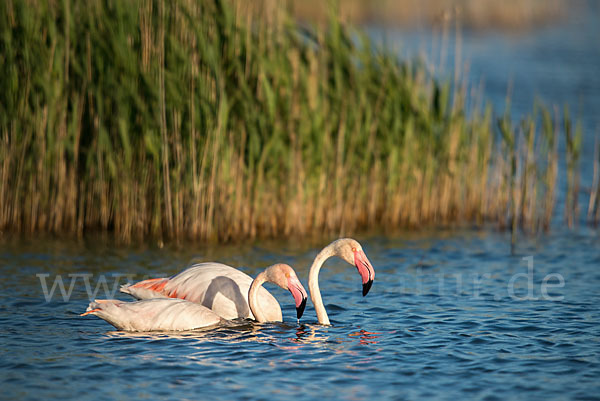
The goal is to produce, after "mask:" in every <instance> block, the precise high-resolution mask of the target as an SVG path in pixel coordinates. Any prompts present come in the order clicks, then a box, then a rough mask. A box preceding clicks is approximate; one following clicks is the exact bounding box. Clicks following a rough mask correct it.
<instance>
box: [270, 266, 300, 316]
mask: <svg viewBox="0 0 600 401" xmlns="http://www.w3.org/2000/svg"><path fill="white" fill-rule="evenodd" d="M266 273H267V280H268V281H270V282H272V283H274V284H277V285H278V286H279V287H281V288H283V289H284V290H288V291H289V292H291V293H292V296H293V297H294V301H295V303H296V315H297V316H298V319H300V318H301V317H302V314H303V313H304V308H305V307H306V300H307V298H308V295H307V293H306V290H305V289H304V287H303V286H302V283H301V282H300V280H299V279H298V276H297V275H296V272H295V271H294V269H293V268H292V267H291V266H290V265H286V264H285V263H278V264H276V265H273V266H271V267H269V268H268V269H267V270H266Z"/></svg>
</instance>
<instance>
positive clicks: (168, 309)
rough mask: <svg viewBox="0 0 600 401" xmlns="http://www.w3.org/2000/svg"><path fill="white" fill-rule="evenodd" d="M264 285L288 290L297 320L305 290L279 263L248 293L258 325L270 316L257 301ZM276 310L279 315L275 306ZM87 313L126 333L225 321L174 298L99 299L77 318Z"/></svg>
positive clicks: (194, 304)
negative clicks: (266, 283) (127, 300)
mask: <svg viewBox="0 0 600 401" xmlns="http://www.w3.org/2000/svg"><path fill="white" fill-rule="evenodd" d="M264 282H270V283H273V284H276V285H278V286H279V287H281V288H283V289H285V290H288V291H290V292H291V293H292V296H293V297H294V301H295V304H296V313H297V315H296V316H297V317H298V319H300V317H302V314H303V312H304V307H305V306H306V299H307V294H306V290H305V289H304V287H303V286H302V284H301V283H300V280H298V277H297V276H296V272H294V269H292V267H291V266H289V265H286V264H283V263H278V264H275V265H273V266H270V267H268V268H267V269H265V270H264V271H263V272H261V273H260V274H259V275H258V276H256V278H255V279H254V280H253V281H252V283H251V285H250V289H249V290H248V292H247V298H248V303H249V304H250V309H251V311H252V313H253V315H254V316H255V318H256V320H257V321H258V322H259V323H264V322H268V321H270V320H269V317H268V316H269V313H268V312H267V310H265V309H263V305H262V304H261V302H260V300H259V298H258V297H259V294H260V291H261V290H264V288H262V285H263V283H264ZM265 291H266V290H265ZM269 295H270V294H269ZM275 303H277V301H275ZM277 309H278V311H279V313H280V314H281V308H280V307H279V304H278V303H277ZM90 314H91V315H95V316H98V317H99V318H101V319H104V320H106V321H107V322H108V323H110V324H112V325H113V326H115V327H116V328H117V329H119V330H126V331H182V330H193V329H198V328H205V327H211V326H215V325H218V324H220V323H222V322H223V321H224V319H223V318H222V317H221V316H219V315H218V314H217V313H215V312H214V311H212V310H210V309H209V308H207V307H206V306H204V305H201V304H198V303H194V302H190V301H188V300H185V299H173V298H151V299H146V300H141V301H136V302H125V301H120V300H117V299H103V300H101V299H99V300H96V301H92V302H91V303H90V305H89V306H88V308H87V310H86V312H85V313H82V314H81V315H80V316H87V315H90ZM271 315H272V313H271Z"/></svg>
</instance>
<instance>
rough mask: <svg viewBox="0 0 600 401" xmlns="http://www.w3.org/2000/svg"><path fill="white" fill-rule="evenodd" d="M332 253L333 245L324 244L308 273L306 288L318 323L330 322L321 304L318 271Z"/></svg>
mask: <svg viewBox="0 0 600 401" xmlns="http://www.w3.org/2000/svg"><path fill="white" fill-rule="evenodd" d="M333 255H334V252H333V247H332V246H326V247H325V248H323V250H321V252H319V254H318V255H317V257H316V258H315V261H314V262H313V264H312V266H311V267H310V272H309V273H308V289H309V291H310V299H311V300H312V302H313V304H314V305H315V311H316V312H317V319H318V320H319V323H320V324H330V323H329V317H328V316H327V312H326V311H325V306H324V305H323V298H321V290H320V289H319V271H320V270H321V266H323V263H325V261H326V260H327V259H329V258H330V257H331V256H333Z"/></svg>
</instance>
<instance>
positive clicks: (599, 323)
mask: <svg viewBox="0 0 600 401" xmlns="http://www.w3.org/2000/svg"><path fill="white" fill-rule="evenodd" d="M360 240H361V242H362V244H363V247H364V249H365V251H366V253H367V255H368V257H369V258H370V260H371V262H372V263H373V265H374V267H375V269H376V279H375V283H374V285H373V288H372V289H371V292H370V293H369V294H368V295H367V296H366V297H365V298H363V297H362V296H361V283H360V278H359V276H358V274H357V273H356V269H355V268H354V267H352V266H350V265H347V264H345V262H342V261H341V260H339V259H330V260H329V261H328V262H327V263H326V265H325V267H324V268H323V270H322V271H321V275H320V283H321V288H322V290H323V297H324V300H325V305H326V308H327V310H328V312H329V314H330V318H331V321H332V326H331V327H325V326H320V325H318V324H317V321H316V314H315V312H314V309H313V307H312V305H311V304H309V305H308V306H307V309H306V311H305V314H304V316H303V318H302V319H301V322H300V324H298V323H297V321H296V319H295V309H294V305H293V300H292V298H291V296H290V295H289V293H287V292H284V291H282V290H279V289H278V288H273V287H269V290H271V291H272V293H273V294H274V295H275V296H276V297H277V298H278V299H279V301H280V303H281V305H282V307H283V312H284V323H280V324H262V325H260V324H255V323H252V322H249V321H238V322H235V323H233V324H232V325H230V326H228V327H223V328H219V329H215V330H207V331H198V332H190V333H182V334H147V333H146V334H127V333H123V332H117V331H114V329H113V328H112V326H110V325H108V324H107V323H106V322H104V321H102V320H100V319H98V318H95V317H92V316H88V317H79V316H78V314H79V313H81V312H83V311H84V310H85V307H86V305H87V303H88V296H89V294H88V291H87V290H86V286H85V284H84V281H83V278H81V277H77V278H76V281H75V284H74V285H73V292H72V294H71V295H70V297H69V298H68V301H67V302H65V301H63V297H62V295H61V294H60V290H59V289H56V292H55V293H54V294H53V295H52V297H51V299H50V301H49V302H46V299H45V296H44V292H43V290H42V286H41V280H40V277H38V276H36V274H49V276H47V277H46V280H47V283H48V285H49V286H51V284H52V282H53V280H54V279H56V277H57V276H58V275H60V276H61V277H62V278H63V279H64V281H65V285H66V289H65V290H66V291H68V287H69V283H70V281H69V280H70V278H69V276H68V274H69V273H86V274H90V275H91V276H88V279H89V282H90V288H91V289H92V290H93V289H94V288H95V287H96V285H97V283H98V282H101V280H102V277H103V275H104V277H106V280H107V283H108V288H109V290H112V288H113V285H114V283H115V281H116V282H120V283H123V282H125V281H126V280H127V278H125V277H120V276H118V274H121V273H126V274H133V275H134V276H132V277H130V278H132V279H135V280H137V279H142V278H144V277H146V276H148V275H149V276H161V275H165V274H173V273H175V272H177V271H179V270H180V269H182V268H183V267H184V266H185V265H186V264H187V263H189V262H190V261H191V260H193V259H198V260H219V261H222V262H225V263H229V264H232V265H236V266H240V268H242V269H243V270H244V271H246V272H248V273H249V274H251V275H255V274H256V273H257V272H258V271H259V270H260V269H261V268H262V267H264V266H266V265H268V264H271V263H273V262H274V261H285V262H288V263H290V264H291V265H292V266H294V267H295V268H296V271H297V272H298V275H299V277H300V278H301V280H302V281H303V282H304V284H305V285H306V278H307V276H308V267H309V265H310V263H311V262H312V259H313V258H314V256H315V255H316V253H317V252H318V250H319V248H320V247H321V246H322V245H326V241H324V242H323V243H318V244H316V243H315V244H297V243H295V244H293V245H291V244H289V243H287V244H286V243H277V242H266V243H258V244H255V245H253V246H231V247H218V248H217V247H211V248H203V247H200V246H190V245H188V246H186V247H184V248H180V249H176V248H163V249H159V248H157V247H133V248H119V247H115V246H111V245H110V244H108V243H104V242H103V241H97V240H94V241H92V240H90V241H88V242H79V243H77V242H67V243H65V242H64V241H60V242H59V241H53V240H45V241H41V240H36V241H22V240H14V241H9V242H4V243H3V244H2V246H1V247H0V266H2V272H3V277H2V283H3V284H2V287H1V289H0V297H1V299H2V301H1V302H0V383H1V388H2V393H0V398H3V399H30V400H39V399H59V398H60V399H65V400H66V399H78V400H81V399H90V400H100V399H106V400H113V399H126V398H127V399H131V398H135V399H140V398H149V399H156V398H167V399H177V400H186V399H211V400H212V399H290V398H291V397H293V398H303V399H316V398H321V397H327V398H336V399H348V400H353V399H375V398H377V399H452V400H456V399H467V398H468V399H485V400H494V399H507V398H510V399H524V400H534V399H543V400H548V399H594V398H596V399H598V397H599V396H600V380H599V379H600V308H598V305H599V304H600V290H599V289H600V269H599V267H600V253H599V252H598V249H599V245H600V239H599V238H598V236H597V234H596V233H595V232H594V231H591V230H590V231H588V230H585V229H580V230H578V231H577V232H575V233H574V232H571V231H565V232H560V231H559V232H554V233H552V234H550V235H548V236H545V237H543V238H538V239H527V240H522V241H521V242H520V244H519V246H518V247H517V253H516V254H515V255H512V256H511V255H510V246H509V238H508V236H507V235H506V234H503V233H497V232H493V231H485V232H473V231H433V232H422V233H419V234H410V233H406V234H404V235H399V236H396V237H394V238H386V237H378V236H370V237H366V238H360ZM528 257H532V258H533V259H523V258H528ZM530 260H532V263H531V266H529V265H528V261H530ZM530 269H531V270H530ZM530 272H531V275H530ZM515 275H516V276H515ZM544 280H546V287H544V288H543V283H544ZM530 281H531V283H530ZM511 283H512V284H511ZM561 283H562V285H561ZM530 284H531V286H530ZM544 289H545V291H546V292H543V291H544ZM48 295H49V294H48ZM109 295H110V294H109ZM97 296H98V297H99V298H104V297H105V294H104V289H102V288H100V292H99V294H97ZM117 296H119V297H121V298H123V299H127V297H126V296H121V295H118V294H117Z"/></svg>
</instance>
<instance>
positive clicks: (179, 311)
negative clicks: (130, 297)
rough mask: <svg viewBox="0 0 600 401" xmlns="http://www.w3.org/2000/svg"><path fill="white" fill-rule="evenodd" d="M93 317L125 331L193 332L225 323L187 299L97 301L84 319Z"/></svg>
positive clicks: (89, 307) (93, 302) (92, 304)
mask: <svg viewBox="0 0 600 401" xmlns="http://www.w3.org/2000/svg"><path fill="white" fill-rule="evenodd" d="M90 314H91V315H96V316H98V317H99V318H101V319H103V320H106V321H107V322H108V323H110V324H112V325H113V326H115V327H116V328H117V329H119V330H126V331H182V330H193V329H198V328H203V327H209V326H215V325H217V324H219V323H220V322H221V321H222V319H221V318H220V317H219V316H218V315H217V314H216V313H214V312H213V311H211V310H210V309H208V308H206V307H204V306H202V305H199V304H196V303H193V302H189V301H186V300H184V299H164V298H163V299H159V298H156V299H148V300H145V301H137V302H124V301H119V300H117V299H105V300H96V301H92V302H91V303H90V305H89V306H88V308H87V311H86V312H85V313H84V314H83V315H82V316H85V315H90Z"/></svg>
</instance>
